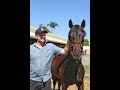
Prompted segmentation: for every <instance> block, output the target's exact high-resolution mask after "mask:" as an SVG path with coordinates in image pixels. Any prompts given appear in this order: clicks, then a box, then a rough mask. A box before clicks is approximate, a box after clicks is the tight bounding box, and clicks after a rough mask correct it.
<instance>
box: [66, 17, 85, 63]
mask: <svg viewBox="0 0 120 90" xmlns="http://www.w3.org/2000/svg"><path fill="white" fill-rule="evenodd" d="M69 27H70V31H69V36H68V37H69V38H68V39H69V41H70V53H71V54H72V56H73V58H74V59H75V60H76V61H80V60H81V57H82V53H83V43H84V37H85V34H86V33H85V31H84V27H85V20H83V21H82V23H81V25H73V23H72V20H71V19H70V20H69Z"/></svg>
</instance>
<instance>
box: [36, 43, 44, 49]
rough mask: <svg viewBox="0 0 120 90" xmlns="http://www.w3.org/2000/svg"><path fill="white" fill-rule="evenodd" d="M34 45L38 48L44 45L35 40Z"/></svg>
mask: <svg viewBox="0 0 120 90" xmlns="http://www.w3.org/2000/svg"><path fill="white" fill-rule="evenodd" d="M36 46H37V47H38V48H42V47H43V46H44V43H40V42H36Z"/></svg>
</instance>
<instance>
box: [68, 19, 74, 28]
mask: <svg viewBox="0 0 120 90" xmlns="http://www.w3.org/2000/svg"><path fill="white" fill-rule="evenodd" d="M69 27H70V28H72V27H73V23H72V20H71V19H70V20H69Z"/></svg>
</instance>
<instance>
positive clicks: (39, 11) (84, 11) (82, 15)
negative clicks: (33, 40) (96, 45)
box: [30, 0, 90, 41]
mask: <svg viewBox="0 0 120 90" xmlns="http://www.w3.org/2000/svg"><path fill="white" fill-rule="evenodd" d="M70 19H71V20H72V22H73V25H75V24H79V25H81V22H82V20H83V19H84V20H85V22H86V25H85V28H84V30H85V31H86V33H87V35H86V37H85V38H86V39H88V40H89V41H90V0H30V26H31V27H34V28H38V27H39V25H40V24H43V25H45V26H47V24H49V23H50V22H51V21H53V22H57V23H58V25H59V26H58V27H56V30H53V34H55V35H58V36H60V37H63V38H66V39H67V38H68V32H69V30H70V28H69V20H70ZM47 28H48V29H50V27H47Z"/></svg>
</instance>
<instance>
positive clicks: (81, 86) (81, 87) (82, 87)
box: [78, 82, 84, 90]
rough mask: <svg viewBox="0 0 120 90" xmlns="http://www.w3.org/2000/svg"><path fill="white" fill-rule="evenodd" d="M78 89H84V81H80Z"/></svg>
mask: <svg viewBox="0 0 120 90" xmlns="http://www.w3.org/2000/svg"><path fill="white" fill-rule="evenodd" d="M78 90H84V82H82V84H81V85H80V87H79V89H78Z"/></svg>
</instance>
